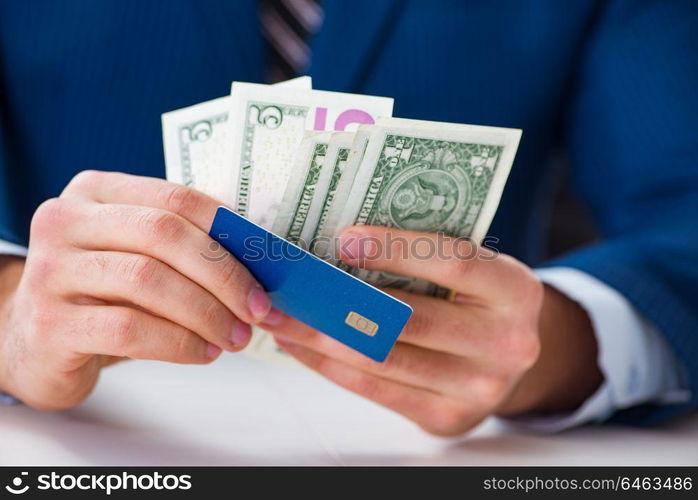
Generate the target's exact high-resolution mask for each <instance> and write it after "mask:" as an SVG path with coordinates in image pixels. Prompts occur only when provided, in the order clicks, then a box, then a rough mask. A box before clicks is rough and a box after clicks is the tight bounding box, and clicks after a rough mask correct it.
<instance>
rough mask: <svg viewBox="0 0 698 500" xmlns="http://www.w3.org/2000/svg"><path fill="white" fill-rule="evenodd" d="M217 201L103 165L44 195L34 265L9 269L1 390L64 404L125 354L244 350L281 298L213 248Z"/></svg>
mask: <svg viewBox="0 0 698 500" xmlns="http://www.w3.org/2000/svg"><path fill="white" fill-rule="evenodd" d="M218 205H219V203H218V202H216V201H215V200H213V199H211V198H209V197H207V196H205V195H203V194H201V193H199V192H197V191H195V190H192V189H189V188H185V187H182V186H178V185H174V184H171V183H168V182H165V181H163V180H158V179H153V178H145V177H136V176H131V175H125V174H117V173H105V172H92V171H86V172H82V173H80V174H79V175H77V176H76V177H75V178H74V179H73V181H72V182H71V183H70V184H69V185H68V187H67V188H66V189H65V191H64V192H63V193H62V194H61V196H60V197H59V198H56V199H51V200H49V201H47V202H45V203H44V204H42V205H41V206H40V207H39V208H38V209H37V211H36V213H35V215H34V218H33V220H32V225H31V236H30V244H29V255H28V257H27V259H26V263H24V264H23V270H21V269H19V268H20V267H21V266H20V265H19V264H17V262H18V261H17V260H15V261H14V263H12V264H6V265H5V266H4V267H3V270H1V271H0V272H2V276H0V280H2V281H3V283H2V285H3V286H2V289H4V290H5V297H4V299H3V297H2V294H0V390H1V391H5V392H8V393H10V394H12V395H14V396H15V397H18V398H20V399H21V400H22V401H24V402H25V403H27V404H29V405H32V406H35V407H37V408H41V409H62V408H67V407H71V406H74V405H76V404H78V403H80V402H81V401H82V400H83V399H84V398H85V397H86V396H87V395H88V394H89V393H90V392H91V390H92V388H93V386H94V384H95V382H96V380H97V376H98V374H99V371H100V369H101V368H102V367H103V366H105V365H107V364H110V363H112V362H114V361H116V360H119V359H122V358H138V359H153V360H162V361H171V362H175V363H208V362H210V361H212V360H214V359H215V358H216V357H218V355H219V354H220V352H221V350H222V349H225V350H228V351H238V350H240V349H242V348H243V347H244V346H245V345H246V344H247V343H248V341H249V338H250V327H249V324H250V323H257V322H259V321H260V320H262V319H263V318H264V317H265V316H266V315H267V313H268V312H269V309H270V307H271V305H270V302H269V299H268V298H267V296H266V294H265V293H264V292H263V291H262V288H261V287H260V286H259V285H258V284H257V282H256V281H255V280H254V278H253V277H252V276H251V275H250V273H249V272H248V271H247V270H246V269H245V267H244V266H242V265H240V264H239V263H238V262H237V261H236V260H235V259H233V258H232V257H231V256H229V255H227V257H225V258H223V257H221V258H208V259H207V258H205V256H206V255H210V254H211V249H212V248H214V249H215V245H216V244H215V243H214V242H213V240H211V239H210V238H209V237H208V235H207V231H208V229H209V225H210V223H211V221H212V219H213V216H214V213H215V210H216V207H217V206H218ZM212 245H213V246H212ZM10 282H14V285H12V284H11V283H10Z"/></svg>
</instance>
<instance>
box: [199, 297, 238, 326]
mask: <svg viewBox="0 0 698 500" xmlns="http://www.w3.org/2000/svg"><path fill="white" fill-rule="evenodd" d="M230 316H231V314H230V313H229V312H228V311H227V309H226V308H225V306H223V305H221V303H220V302H218V301H217V300H215V299H213V298H212V299H210V300H208V303H207V304H205V305H204V307H203V312H202V315H201V319H202V320H203V324H204V325H207V326H210V327H213V328H216V329H217V328H218V327H219V326H220V325H222V324H224V323H226V322H228V321H229V318H230Z"/></svg>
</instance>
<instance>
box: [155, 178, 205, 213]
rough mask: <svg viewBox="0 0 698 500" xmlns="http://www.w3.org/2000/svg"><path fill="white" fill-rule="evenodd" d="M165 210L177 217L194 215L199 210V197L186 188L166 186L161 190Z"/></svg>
mask: <svg viewBox="0 0 698 500" xmlns="http://www.w3.org/2000/svg"><path fill="white" fill-rule="evenodd" d="M163 192H164V206H165V208H166V209H167V210H168V211H170V212H173V213H175V214H179V215H182V216H183V215H185V214H191V213H195V212H196V211H197V210H198V208H199V196H198V195H197V193H196V192H195V191H194V190H193V189H191V188H188V187H186V186H180V185H176V184H174V185H172V184H166V185H165V187H164V188H163Z"/></svg>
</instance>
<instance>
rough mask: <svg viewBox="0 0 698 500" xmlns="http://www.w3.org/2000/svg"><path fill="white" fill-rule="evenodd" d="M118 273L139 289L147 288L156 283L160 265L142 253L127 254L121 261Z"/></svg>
mask: <svg viewBox="0 0 698 500" xmlns="http://www.w3.org/2000/svg"><path fill="white" fill-rule="evenodd" d="M119 275H120V276H123V277H124V278H125V279H126V280H127V281H129V282H131V283H133V284H134V285H135V286H136V287H137V288H139V289H140V288H148V287H151V286H153V285H154V284H157V283H158V281H159V278H160V266H159V265H158V262H157V261H156V260H155V259H151V258H149V257H145V256H143V255H133V256H128V257H125V258H124V259H123V260H122V262H121V270H120V272H119Z"/></svg>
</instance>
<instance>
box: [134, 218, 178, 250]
mask: <svg viewBox="0 0 698 500" xmlns="http://www.w3.org/2000/svg"><path fill="white" fill-rule="evenodd" d="M140 229H141V231H142V233H143V234H144V235H145V237H146V238H147V240H148V242H150V244H153V245H157V244H162V243H174V242H178V241H179V240H180V239H181V238H182V236H183V234H184V230H185V228H184V224H183V223H182V220H181V218H180V217H179V216H178V215H176V214H174V213H172V212H166V211H164V210H148V211H146V212H145V214H144V215H143V216H142V218H141V220H140Z"/></svg>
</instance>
